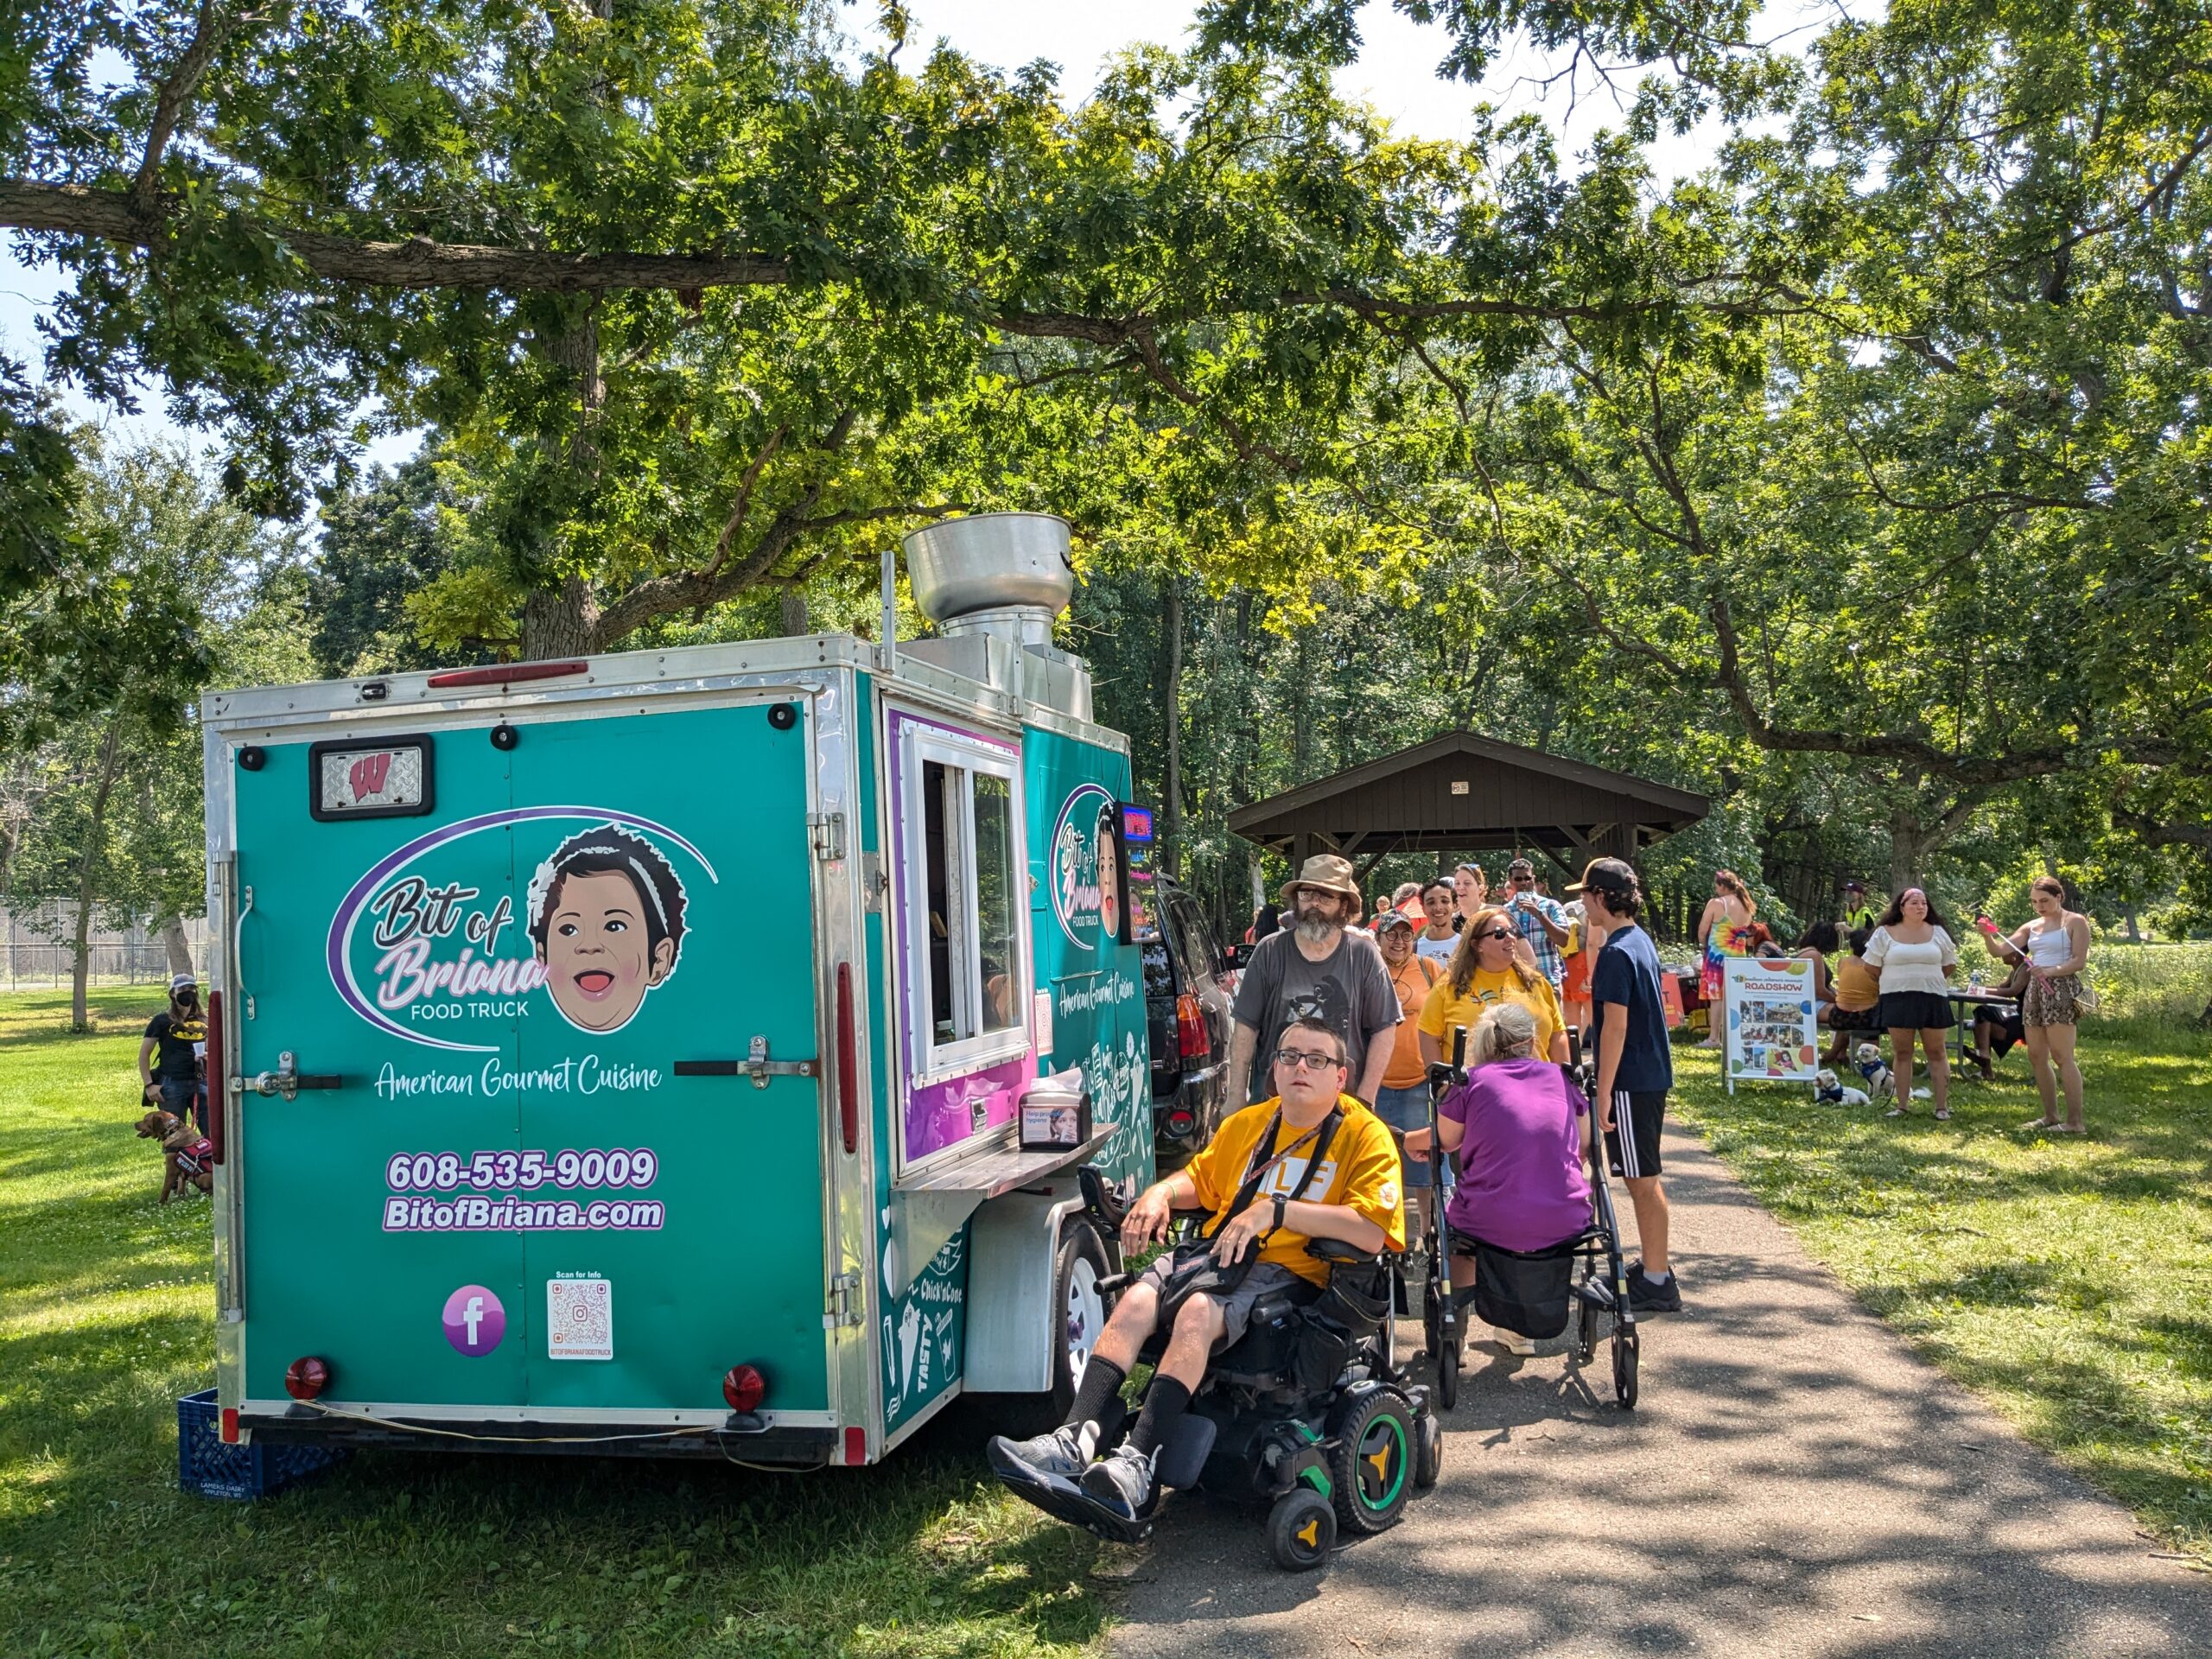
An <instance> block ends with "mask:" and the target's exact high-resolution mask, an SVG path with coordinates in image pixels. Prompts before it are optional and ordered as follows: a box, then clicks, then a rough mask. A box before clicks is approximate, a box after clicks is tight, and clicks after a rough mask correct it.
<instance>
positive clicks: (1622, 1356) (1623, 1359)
mask: <svg viewBox="0 0 2212 1659" xmlns="http://www.w3.org/2000/svg"><path fill="white" fill-rule="evenodd" d="M1636 1346H1637V1343H1636V1327H1635V1326H1634V1325H1626V1326H1623V1325H1616V1326H1614V1327H1613V1397H1614V1398H1615V1399H1616V1400H1618V1401H1619V1402H1620V1408H1621V1409H1622V1410H1623V1411H1634V1410H1635V1409H1636Z"/></svg>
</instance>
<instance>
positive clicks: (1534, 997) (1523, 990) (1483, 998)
mask: <svg viewBox="0 0 2212 1659" xmlns="http://www.w3.org/2000/svg"><path fill="white" fill-rule="evenodd" d="M1493 1002H1518V1003H1519V1004H1520V1005H1521V1006H1522V1007H1524V1008H1526V1009H1528V1010H1529V1013H1530V1014H1534V1015H1535V1017H1536V1047H1535V1058H1538V1059H1540V1060H1548V1059H1549V1058H1551V1057H1552V1039H1553V1038H1554V1037H1556V1036H1558V1035H1559V1034H1560V1033H1561V1032H1563V1031H1565V1030H1566V1029H1567V1015H1566V1014H1563V1013H1562V1012H1561V1011H1560V1006H1559V993H1558V992H1557V991H1554V989H1552V988H1551V982H1549V981H1548V980H1547V979H1545V978H1544V977H1543V976H1541V975H1538V976H1537V977H1536V988H1535V989H1534V990H1533V991H1532V990H1530V989H1529V988H1528V987H1527V986H1525V985H1523V984H1522V982H1521V976H1520V975H1518V974H1516V973H1515V972H1514V971H1513V970H1512V969H1510V968H1507V969H1501V970H1500V971H1498V972H1497V973H1494V974H1493V973H1485V972H1484V970H1483V969H1479V968H1478V969H1475V976H1474V977H1473V978H1472V979H1471V980H1469V981H1468V982H1467V994H1466V995H1465V996H1454V995H1452V981H1451V978H1450V976H1446V977H1445V978H1442V979H1440V980H1438V981H1437V982H1436V988H1435V989H1434V990H1433V991H1431V992H1430V993H1429V994H1428V1001H1427V1002H1425V1003H1423V1004H1422V1005H1421V1029H1422V1030H1423V1031H1425V1032H1427V1033H1428V1034H1429V1035H1430V1036H1432V1037H1433V1038H1435V1039H1436V1040H1437V1041H1438V1042H1440V1043H1441V1044H1443V1045H1444V1057H1445V1058H1446V1059H1449V1058H1451V1057H1452V1027H1454V1026H1465V1027H1466V1028H1467V1030H1468V1032H1469V1033H1472V1032H1473V1031H1474V1028H1475V1027H1476V1025H1477V1024H1478V1023H1479V1022H1480V1020H1481V1019H1482V1017H1483V1010H1484V1009H1485V1008H1487V1007H1490V1006H1491V1004H1492V1003H1493Z"/></svg>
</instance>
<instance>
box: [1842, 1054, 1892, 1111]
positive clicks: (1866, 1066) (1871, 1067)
mask: <svg viewBox="0 0 2212 1659" xmlns="http://www.w3.org/2000/svg"><path fill="white" fill-rule="evenodd" d="M1851 1058H1852V1061H1853V1064H1854V1065H1857V1066H1858V1067H1859V1076H1860V1077H1864V1078H1866V1096H1867V1103H1868V1104H1870V1105H1871V1104H1872V1103H1874V1102H1875V1101H1878V1100H1887V1099H1888V1098H1889V1097H1890V1096H1891V1094H1892V1093H1893V1092H1894V1090H1892V1088H1891V1083H1890V1068H1889V1067H1888V1066H1887V1065H1885V1064H1884V1063H1883V1060H1882V1051H1881V1050H1880V1049H1878V1048H1877V1047H1875V1046H1874V1045H1873V1044H1872V1043H1861V1044H1859V1046H1858V1047H1857V1048H1855V1049H1853V1051H1852V1054H1851Z"/></svg>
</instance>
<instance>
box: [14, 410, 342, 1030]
mask: <svg viewBox="0 0 2212 1659" xmlns="http://www.w3.org/2000/svg"><path fill="white" fill-rule="evenodd" d="M80 486H81V488H80V494H79V499H78V501H77V503H76V507H75V513H74V518H73V524H72V526H71V534H72V535H73V537H74V538H75V539H76V541H77V542H78V543H79V544H80V545H81V547H82V548H83V549H84V550H86V563H84V564H83V565H80V566H79V572H78V575H79V594H80V596H81V597H82V598H83V599H84V600H85V601H86V602H85V603H83V604H81V605H80V606H79V607H78V614H79V620H81V621H82V622H83V624H84V626H85V629H86V631H85V632H80V633H79V634H76V635H73V636H72V637H71V638H70V639H69V640H68V641H67V642H66V643H67V650H66V651H65V652H62V653H60V655H58V657H57V658H55V659H54V660H53V661H49V662H48V663H46V664H42V669H43V671H42V672H41V674H40V675H39V676H38V677H36V678H34V679H32V680H30V681H29V682H27V683H18V684H17V685H16V686H15V687H13V688H11V690H12V692H13V695H12V696H10V699H9V703H10V707H11V708H12V709H14V710H15V711H16V715H17V721H16V728H17V730H18V731H19V732H22V733H26V734H37V739H36V741H34V742H31V743H29V744H27V745H23V746H19V747H17V749H16V752H15V760H16V771H17V775H18V777H19V778H20V779H22V781H23V784H24V785H25V787H24V789H23V791H22V794H23V796H24V798H25V804H24V808H23V810H22V816H21V817H20V819H19V820H18V823H17V825H16V829H14V831H13V832H12V833H11V836H10V846H9V854H10V855H9V859H8V865H7V877H8V883H7V888H6V891H7V893H8V895H9V897H10V899H18V900H28V901H30V902H33V903H36V902H39V901H42V900H48V899H60V900H63V901H64V902H66V903H67V905H68V906H70V907H71V915H72V918H73V921H72V951H73V955H72V962H73V967H72V980H73V987H72V1002H71V1008H72V1020H73V1026H74V1027H75V1028H76V1029H79V1030H83V1029H85V1028H86V1023H87V1012H86V996H85V992H86V982H87V979H88V977H89V974H90V970H91V960H90V949H89V942H90V937H91V932H92V926H93V924H94V921H95V919H96V918H98V917H99V915H101V914H107V915H111V916H114V917H116V918H119V919H121V918H137V917H149V918H152V919H153V920H154V921H155V922H156V925H157V926H158V925H161V924H162V922H164V921H166V920H168V919H170V918H176V917H179V916H183V915H191V914H195V913H197V912H198V911H199V909H200V893H201V889H202V882H203V873H204V868H205V867H204V860H203V854H202V850H201V849H202V848H203V847H204V844H205V842H204V831H203V829H202V818H203V813H202V810H201V800H202V785H201V775H200V753H199V743H198V738H197V734H196V733H195V732H194V729H193V728H192V726H191V725H190V723H189V722H188V719H187V717H186V716H187V712H188V706H189V705H190V703H191V702H194V700H196V698H197V696H198V695H199V693H200V688H201V687H202V686H203V685H204V684H205V683H207V680H208V679H209V678H210V677H212V676H213V674H215V673H216V672H218V671H219V669H220V668H221V667H222V665H223V664H224V660H225V657H226V654H228V655H230V656H232V658H233V660H234V663H235V664H236V666H238V667H240V668H247V669H254V668H267V667H269V666H272V665H274V663H275V662H276V661H277V660H278V659H279V657H278V654H277V653H271V652H269V651H268V650H267V645H269V644H270V641H269V640H268V639H267V638H266V635H267V632H268V630H266V629H265V628H263V627H262V626H260V624H259V620H258V619H257V616H256V614H255V612H254V609H253V607H252V606H251V603H250V602H248V601H250V599H251V596H253V595H256V594H260V593H261V592H263V591H264V588H266V587H267V586H268V584H269V583H270V582H271V581H272V580H273V579H275V578H277V576H278V575H279V574H280V573H281V572H282V571H283V570H284V569H286V568H287V566H288V565H289V561H290V559H291V558H292V556H293V555H294V552H295V550H294V549H293V548H292V547H291V545H290V544H289V539H288V538H286V537H281V536H277V535H272V534H271V533H270V532H269V531H266V530H264V529H263V528H261V527H260V526H258V525H257V524H256V523H255V522H254V520H253V519H252V518H251V516H250V515H248V514H247V513H245V512H243V511H242V510H240V509H239V508H237V507H235V506H232V505H227V504H226V503H224V502H222V501H221V500H220V499H218V498H217V497H215V496H214V495H213V493H212V492H211V491H210V490H209V489H208V488H207V486H206V485H205V484H204V483H203V482H202V481H201V480H200V478H199V476H198V475H197V474H195V473H194V470H193V468H192V467H191V466H190V465H189V464H188V462H187V461H184V460H183V459H182V458H181V457H180V456H177V455H175V454H169V453H167V452H164V451H162V450H158V449H149V450H141V451H137V452H134V453H131V454H125V455H123V456H121V457H119V458H118V459H117V460H115V461H108V462H98V463H97V464H95V465H93V466H92V467H87V468H86V469H85V471H84V472H83V474H82V477H81V480H80ZM293 610H294V618H293V620H294V621H295V623H296V616H297V603H296V596H295V601H294V606H293ZM23 613H30V614H31V615H32V616H33V618H34V620H36V621H39V622H44V621H47V620H50V619H52V618H53V617H54V616H55V615H56V614H57V611H56V609H55V607H54V605H53V604H52V601H51V596H50V595H49V594H44V593H40V594H33V595H29V596H27V597H25V598H23V599H21V600H18V601H16V606H15V607H12V615H22V614H23ZM186 619H189V626H186V625H185V620H186ZM11 620H12V618H11ZM93 630H97V631H96V632H94V631H93ZM289 638H290V640H291V641H293V642H296V638H297V635H296V630H295V632H293V633H292V634H291V635H290V636H289ZM180 639H181V640H185V641H188V645H189V648H188V649H181V650H180V649H179V648H178V645H177V642H178V641H179V640H180ZM234 643H236V644H238V645H247V646H251V647H253V648H254V650H257V651H258V652H259V653H260V654H259V655H258V656H256V655H255V654H253V651H249V650H243V649H241V650H236V651H232V652H226V646H227V645H232V644H234ZM288 649H289V664H288V666H289V667H291V668H292V670H293V671H292V672H289V673H278V674H275V675H271V676H270V677H273V678H277V679H283V678H297V677H304V675H305V672H306V661H305V655H304V652H302V651H299V650H298V649H297V648H296V643H294V644H292V645H289V647H288ZM96 659H97V660H98V662H99V671H98V674H97V675H96V676H92V677H86V678H79V677H77V676H78V674H79V668H80V665H82V664H86V663H90V662H92V661H94V660H96ZM96 697H97V698H99V699H100V700H99V701H95V698H96Z"/></svg>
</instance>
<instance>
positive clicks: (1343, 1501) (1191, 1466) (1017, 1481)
mask: <svg viewBox="0 0 2212 1659" xmlns="http://www.w3.org/2000/svg"><path fill="white" fill-rule="evenodd" d="M1082 1184H1083V1190H1084V1199H1085V1204H1086V1207H1087V1208H1088V1210H1089V1211H1090V1214H1091V1217H1092V1219H1093V1220H1094V1221H1095V1223H1096V1224H1097V1225H1098V1226H1099V1227H1100V1228H1101V1229H1102V1230H1104V1231H1105V1233H1106V1235H1107V1236H1109V1237H1111V1236H1116V1235H1117V1234H1118V1233H1119V1232H1120V1230H1121V1224H1122V1218H1123V1217H1124V1215H1125V1214H1126V1212H1127V1210H1128V1205H1126V1204H1125V1203H1123V1202H1122V1200H1121V1199H1120V1198H1118V1197H1116V1195H1115V1194H1114V1193H1113V1192H1111V1191H1109V1189H1108V1187H1107V1186H1106V1185H1105V1183H1104V1181H1103V1179H1100V1178H1099V1177H1098V1176H1097V1174H1096V1171H1094V1170H1090V1169H1085V1170H1084V1171H1083V1173H1082ZM1183 1225H1185V1226H1186V1227H1187V1226H1190V1225H1192V1224H1191V1223H1185V1224H1183ZM1307 1248H1308V1249H1309V1251H1310V1252H1311V1253H1312V1254H1313V1255H1315V1256H1317V1257H1319V1259H1321V1260H1323V1261H1325V1262H1328V1263H1330V1267H1331V1272H1330V1282H1329V1284H1328V1286H1327V1287H1325V1288H1324V1287H1319V1286H1316V1285H1313V1284H1310V1283H1306V1282H1304V1281H1300V1283H1299V1284H1296V1285H1294V1286H1285V1287H1282V1288H1281V1289H1279V1290H1274V1291H1270V1292H1268V1293H1267V1294H1264V1295H1262V1297H1261V1298H1260V1300H1259V1301H1258V1302H1257V1303H1256V1304H1255V1306H1254V1307H1253V1310H1252V1317H1251V1320H1250V1323H1249V1325H1248V1326H1247V1327H1246V1329H1245V1332H1244V1333H1243V1336H1241V1337H1240V1338H1238V1339H1237V1340H1236V1342H1235V1343H1233V1344H1228V1345H1227V1346H1225V1347H1224V1348H1221V1349H1219V1350H1217V1352H1216V1353H1215V1355H1214V1357H1213V1358H1212V1360H1211V1363H1209V1365H1208V1366H1207V1369H1206V1375H1205V1381H1204V1382H1203V1383H1200V1384H1199V1387H1198V1392H1197V1394H1195V1395H1193V1396H1192V1401H1191V1408H1190V1410H1189V1411H1188V1412H1187V1413H1185V1415H1184V1417H1183V1419H1182V1421H1181V1422H1180V1423H1179V1426H1178V1428H1177V1432H1176V1434H1175V1436H1174V1438H1173V1440H1171V1441H1170V1442H1169V1443H1168V1444H1166V1445H1165V1446H1162V1447H1161V1448H1160V1460H1159V1463H1158V1465H1157V1466H1156V1468H1155V1471H1154V1474H1155V1478H1156V1481H1157V1489H1170V1488H1172V1489H1174V1490H1176V1491H1185V1490H1187V1489H1189V1488H1192V1487H1198V1488H1200V1489H1202V1490H1204V1491H1207V1492H1210V1493H1211V1494H1213V1495H1214V1496H1216V1497H1222V1498H1226V1499H1229V1500H1230V1501H1232V1502H1236V1503H1245V1504H1249V1505H1252V1506H1254V1507H1258V1506H1261V1505H1264V1506H1266V1510H1267V1539H1268V1553H1269V1554H1271V1555H1272V1556H1273V1557H1274V1560H1275V1562H1276V1564H1277V1565H1278V1566H1280V1567H1284V1568H1287V1569H1288V1570H1291V1571H1306V1570H1309V1569H1312V1568H1313V1567H1319V1566H1320V1565H1321V1564H1322V1563H1323V1562H1325V1560H1327V1559H1328V1557H1329V1554H1330V1551H1331V1550H1332V1548H1334V1547H1335V1545H1336V1541H1337V1539H1338V1535H1339V1534H1340V1533H1341V1534H1349V1535H1367V1534H1372V1533H1378V1532H1383V1531H1387V1530H1388V1529H1390V1528H1391V1527H1394V1526H1395V1525H1396V1524H1397V1523H1398V1522H1399V1520H1400V1519H1401V1517H1402V1516H1403V1515H1404V1513H1405V1508H1406V1505H1407V1503H1408V1502H1409V1501H1410V1499H1411V1497H1412V1495H1413V1493H1414V1491H1417V1490H1418V1491H1426V1490H1427V1488H1429V1487H1431V1486H1433V1485H1434V1484H1436V1480H1437V1477H1438V1476H1439V1475H1440V1473H1442V1471H1443V1467H1444V1436H1443V1433H1442V1430H1441V1428H1440V1426H1439V1424H1438V1422H1437V1421H1436V1417H1435V1414H1434V1413H1433V1411H1432V1410H1431V1409H1430V1407H1429V1402H1428V1390H1427V1389H1426V1388H1423V1387H1421V1386H1418V1385H1416V1384H1414V1383H1412V1382H1410V1381H1409V1380H1408V1376H1407V1375H1406V1374H1405V1373H1404V1372H1403V1371H1402V1370H1399V1369H1398V1367H1397V1365H1396V1363H1395V1359H1394V1357H1393V1353H1392V1343H1393V1339H1394V1336H1395V1332H1394V1328H1393V1322H1392V1316H1391V1306H1390V1304H1391V1297H1390V1281H1391V1274H1392V1271H1393V1263H1394V1261H1395V1258H1394V1257H1393V1256H1391V1255H1387V1254H1386V1255H1370V1254H1368V1253H1365V1252H1363V1251H1360V1250H1357V1249H1353V1248H1352V1247H1351V1246H1350V1245H1348V1244H1344V1243H1340V1242H1338V1241H1337V1240H1333V1239H1316V1240H1314V1241H1313V1243H1311V1244H1310V1245H1308V1247H1307ZM1136 1276H1137V1275H1136V1274H1134V1273H1119V1274H1109V1275H1107V1276H1106V1277H1104V1278H1102V1279H1101V1280H1100V1281H1098V1288H1099V1290H1100V1291H1101V1292H1102V1293H1103V1294H1105V1295H1106V1296H1107V1297H1108V1298H1109V1306H1110V1300H1111V1299H1112V1298H1114V1297H1116V1296H1118V1295H1119V1294H1120V1293H1121V1292H1122V1290H1124V1289H1126V1288H1127V1287H1128V1286H1129V1285H1130V1284H1131V1283H1132V1282H1134V1281H1135V1278H1136ZM1169 1334H1170V1333H1169V1330H1168V1321H1166V1320H1164V1319H1163V1320H1162V1321H1161V1328H1160V1330H1158V1331H1156V1332H1154V1334H1153V1336H1152V1338H1150V1339H1149V1340H1148V1341H1147V1344H1145V1347H1144V1349H1143V1351H1142V1352H1141V1354H1140V1356H1139V1358H1140V1360H1141V1362H1142V1363H1156V1362H1157V1360H1158V1358H1159V1357H1160V1353H1161V1352H1162V1351H1165V1349H1166V1345H1167V1339H1168V1336H1169ZM998 1474H999V1478H1000V1479H1001V1480H1002V1481H1003V1482H1005V1484H1007V1486H1008V1487H1009V1488H1010V1489H1011V1490H1013V1491H1015V1492H1016V1493H1018V1494H1019V1495H1020V1496H1021V1497H1024V1498H1027V1500H1028V1501H1029V1502H1031V1503H1034V1504H1036V1505H1037V1506H1038V1508H1039V1509H1041V1510H1044V1511H1045V1512H1046V1514H1048V1515H1051V1516H1055V1517H1056V1518H1058V1519H1059V1520H1062V1521H1065V1522H1069V1523H1070V1524H1071V1525H1073V1526H1077V1527H1081V1528H1083V1529H1085V1530H1086V1531H1089V1532H1091V1533H1094V1534H1096V1535H1098V1536H1099V1537H1102V1538H1105V1539H1109V1540H1111V1541H1115V1542H1117V1543H1141V1542H1142V1541H1144V1540H1145V1539H1146V1538H1147V1537H1149V1536H1150V1535H1151V1533H1152V1529H1153V1527H1154V1522H1156V1521H1157V1519H1158V1517H1159V1513H1160V1505H1159V1503H1157V1502H1156V1501H1155V1503H1154V1504H1153V1505H1152V1507H1151V1510H1150V1511H1149V1512H1148V1513H1147V1514H1144V1515H1141V1516H1135V1517H1130V1516H1124V1515H1122V1514H1120V1513H1119V1512H1117V1511H1116V1510H1110V1509H1109V1508H1107V1507H1106V1506H1105V1505H1103V1504H1102V1503H1099V1502H1098V1501H1097V1500H1096V1499H1095V1498H1093V1497H1091V1496H1090V1494H1089V1493H1087V1492H1085V1491H1084V1490H1083V1488H1082V1487H1081V1486H1080V1485H1078V1484H1077V1483H1076V1482H1074V1481H1072V1480H1067V1479H1063V1478H1059V1477H1057V1476H1054V1475H1051V1474H1048V1473H1045V1472H1043V1471H1036V1470H1006V1469H1001V1470H1000V1471H998Z"/></svg>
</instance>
